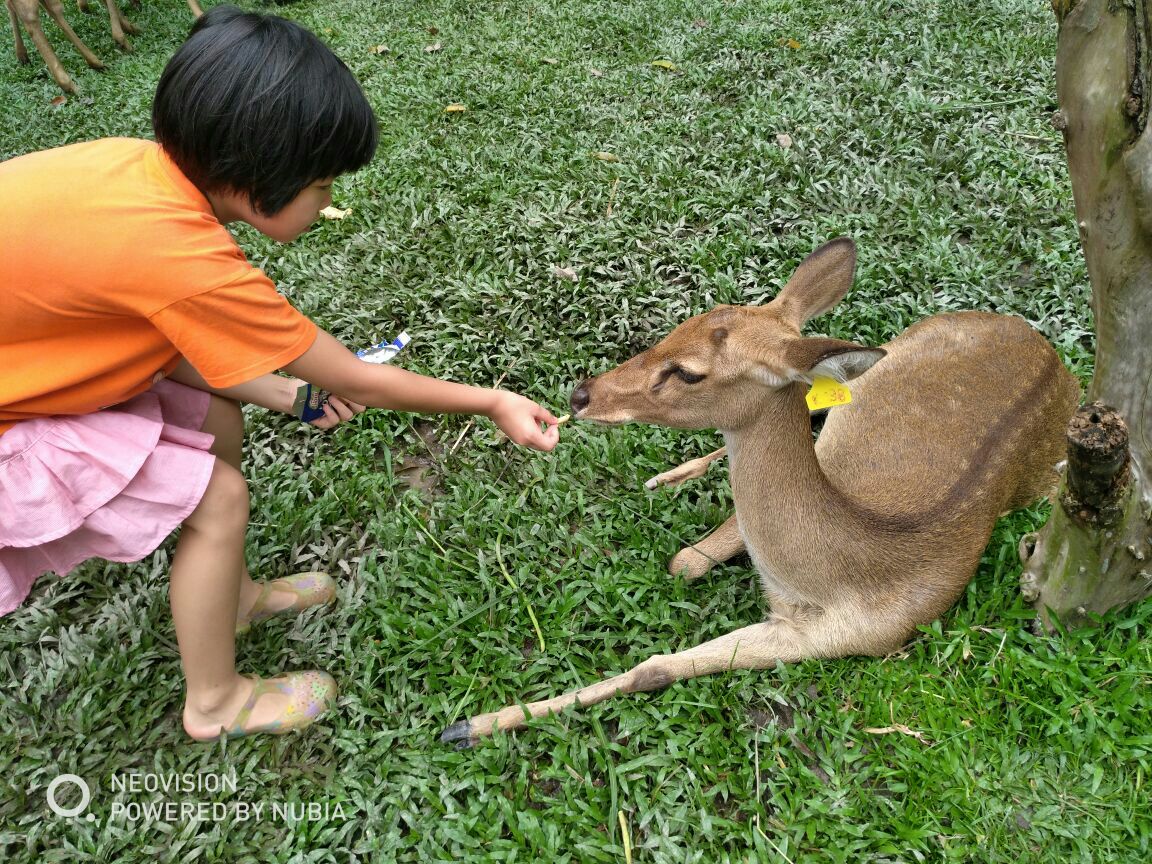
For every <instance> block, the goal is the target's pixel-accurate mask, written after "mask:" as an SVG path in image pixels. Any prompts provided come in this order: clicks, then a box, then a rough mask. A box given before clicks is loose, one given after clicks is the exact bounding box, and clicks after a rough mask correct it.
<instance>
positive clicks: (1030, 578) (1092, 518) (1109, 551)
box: [1021, 0, 1152, 626]
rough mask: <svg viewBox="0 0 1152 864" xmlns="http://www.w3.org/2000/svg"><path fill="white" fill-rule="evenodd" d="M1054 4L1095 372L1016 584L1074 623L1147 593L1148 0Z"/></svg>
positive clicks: (1150, 458)
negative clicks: (1046, 515)
mask: <svg viewBox="0 0 1152 864" xmlns="http://www.w3.org/2000/svg"><path fill="white" fill-rule="evenodd" d="M1052 6H1053V10H1054V11H1055V13H1056V17H1057V20H1058V21H1059V26H1060V33H1059V40H1058V46H1057V51H1056V90H1057V95H1058V99H1059V105H1060V110H1059V111H1058V113H1057V114H1056V116H1055V118H1054V122H1055V124H1056V125H1057V126H1058V127H1059V128H1061V129H1062V130H1063V132H1064V144H1065V148H1066V151H1067V155H1068V170H1069V174H1070V176H1071V180H1072V193H1073V198H1074V199H1075V203H1076V219H1077V223H1078V225H1079V229H1080V243H1081V246H1082V248H1083V250H1084V257H1085V260H1086V262H1087V265H1088V276H1089V279H1090V281H1091V283H1092V312H1093V315H1094V317H1095V326H1096V371H1095V376H1094V377H1093V379H1092V385H1091V387H1090V389H1089V393H1088V401H1089V402H1091V403H1095V404H1093V405H1090V406H1088V407H1086V408H1085V409H1082V410H1081V411H1080V412H1078V414H1077V417H1076V418H1074V420H1073V423H1072V425H1071V426H1070V427H1069V438H1070V442H1071V443H1072V444H1073V446H1072V448H1071V450H1070V457H1069V462H1068V467H1067V470H1066V471H1065V475H1064V479H1063V480H1062V482H1061V486H1060V494H1059V497H1058V503H1055V504H1054V505H1053V508H1052V518H1051V519H1050V520H1049V522H1048V524H1047V525H1046V526H1044V529H1043V530H1042V531H1041V532H1040V534H1039V535H1038V536H1033V537H1030V538H1025V541H1024V542H1023V543H1022V544H1021V556H1022V557H1023V558H1024V560H1025V568H1024V573H1023V575H1022V577H1021V590H1022V593H1023V595H1024V597H1025V598H1026V599H1028V600H1030V601H1034V602H1035V603H1036V605H1037V608H1038V609H1039V610H1040V613H1041V618H1042V620H1043V622H1044V624H1045V625H1046V626H1051V623H1052V622H1051V616H1050V614H1049V611H1048V610H1051V611H1052V612H1054V613H1056V615H1057V616H1058V617H1059V618H1060V620H1061V621H1063V622H1064V623H1067V624H1076V623H1079V622H1081V621H1083V620H1084V619H1085V618H1086V617H1087V614H1088V613H1089V612H1103V611H1105V610H1107V609H1110V608H1113V607H1116V606H1121V605H1126V604H1128V603H1131V602H1133V601H1135V600H1138V599H1140V598H1142V597H1146V596H1149V594H1152V560H1150V559H1152V536H1150V535H1152V525H1150V523H1152V481H1150V477H1149V472H1150V471H1152V425H1150V424H1152V130H1150V129H1149V124H1148V119H1149V109H1150V108H1152V55H1150V52H1152V0H1052ZM1117 415H1118V416H1117ZM1120 418H1123V419H1122V420H1121V419H1120ZM1125 424H1126V426H1127V429H1126V432H1127V439H1128V440H1127V444H1126V446H1124V445H1121V444H1119V443H1118V442H1119V441H1120V440H1121V439H1122V438H1123V436H1124V429H1123V427H1124V425H1125Z"/></svg>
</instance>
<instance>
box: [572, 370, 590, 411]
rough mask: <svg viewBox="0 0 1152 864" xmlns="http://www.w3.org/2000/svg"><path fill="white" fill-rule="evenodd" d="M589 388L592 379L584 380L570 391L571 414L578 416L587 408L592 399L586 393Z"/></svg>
mask: <svg viewBox="0 0 1152 864" xmlns="http://www.w3.org/2000/svg"><path fill="white" fill-rule="evenodd" d="M591 386H592V379H591V378H586V379H584V380H583V381H581V382H580V386H578V387H577V388H576V389H575V390H573V391H572V399H571V405H572V413H573V414H579V413H580V412H581V411H583V410H584V409H585V408H587V407H588V402H589V401H590V400H591V399H592V394H591V393H589V392H588V390H589V388H590V387H591Z"/></svg>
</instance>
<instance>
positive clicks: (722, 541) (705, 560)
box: [668, 514, 744, 581]
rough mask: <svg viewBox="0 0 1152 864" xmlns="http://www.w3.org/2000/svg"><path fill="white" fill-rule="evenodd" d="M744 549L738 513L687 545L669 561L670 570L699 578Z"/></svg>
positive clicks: (686, 576) (687, 576)
mask: <svg viewBox="0 0 1152 864" xmlns="http://www.w3.org/2000/svg"><path fill="white" fill-rule="evenodd" d="M743 551H744V538H743V537H742V536H740V526H739V525H737V524H736V514H732V515H731V516H729V517H728V521H727V522H725V523H724V524H723V525H721V526H720V527H719V528H717V529H716V530H715V531H713V532H712V533H711V534H709V535H707V536H706V537H703V538H701V539H700V540H698V541H696V542H695V543H694V544H692V545H691V546H685V547H684V548H683V549H681V550H680V551H679V552H677V553H676V554H675V555H673V556H672V560H671V561H669V562H668V572H669V573H671V574H672V575H673V576H681V577H683V578H684V579H686V580H689V581H691V580H692V579H699V578H700V577H701V576H703V575H704V574H705V573H707V572H708V571H709V570H711V569H712V567H713V566H714V565H716V564H723V563H724V562H725V561H727V560H728V559H729V558H731V557H732V556H733V555H737V554H739V553H741V552H743Z"/></svg>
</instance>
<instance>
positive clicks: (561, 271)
mask: <svg viewBox="0 0 1152 864" xmlns="http://www.w3.org/2000/svg"><path fill="white" fill-rule="evenodd" d="M552 275H553V276H555V277H557V278H558V279H567V280H568V281H569V282H575V281H576V280H577V279H578V278H579V277H578V276H577V275H576V271H575V270H573V269H572V268H571V267H553V268H552Z"/></svg>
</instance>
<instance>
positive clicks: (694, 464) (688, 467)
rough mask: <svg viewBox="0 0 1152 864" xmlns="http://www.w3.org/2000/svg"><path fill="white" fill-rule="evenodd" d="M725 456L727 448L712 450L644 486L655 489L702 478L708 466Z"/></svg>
mask: <svg viewBox="0 0 1152 864" xmlns="http://www.w3.org/2000/svg"><path fill="white" fill-rule="evenodd" d="M727 455H728V448H727V447H721V448H720V449H719V450H714V451H713V452H711V453H709V454H708V455H707V456H701V457H700V458H699V459H689V460H688V461H687V462H685V463H684V464H683V465H677V466H676V467H675V468H673V469H671V470H669V471H665V472H664V473H663V474H657V475H656V476H655V477H653V478H652V479H651V480H648V481H647V482H646V483H645V484H644V485H645V486H646V487H648V488H649V489H655V488H656V487H657V486H675V485H677V484H679V483H683V482H684V481H685V480H692V479H693V478H695V477H703V476H704V473H705V472H706V471H707V470H708V466H709V465H711V464H712V463H713V462H715V461H716V460H717V459H723V458H724V457H725V456H727Z"/></svg>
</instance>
